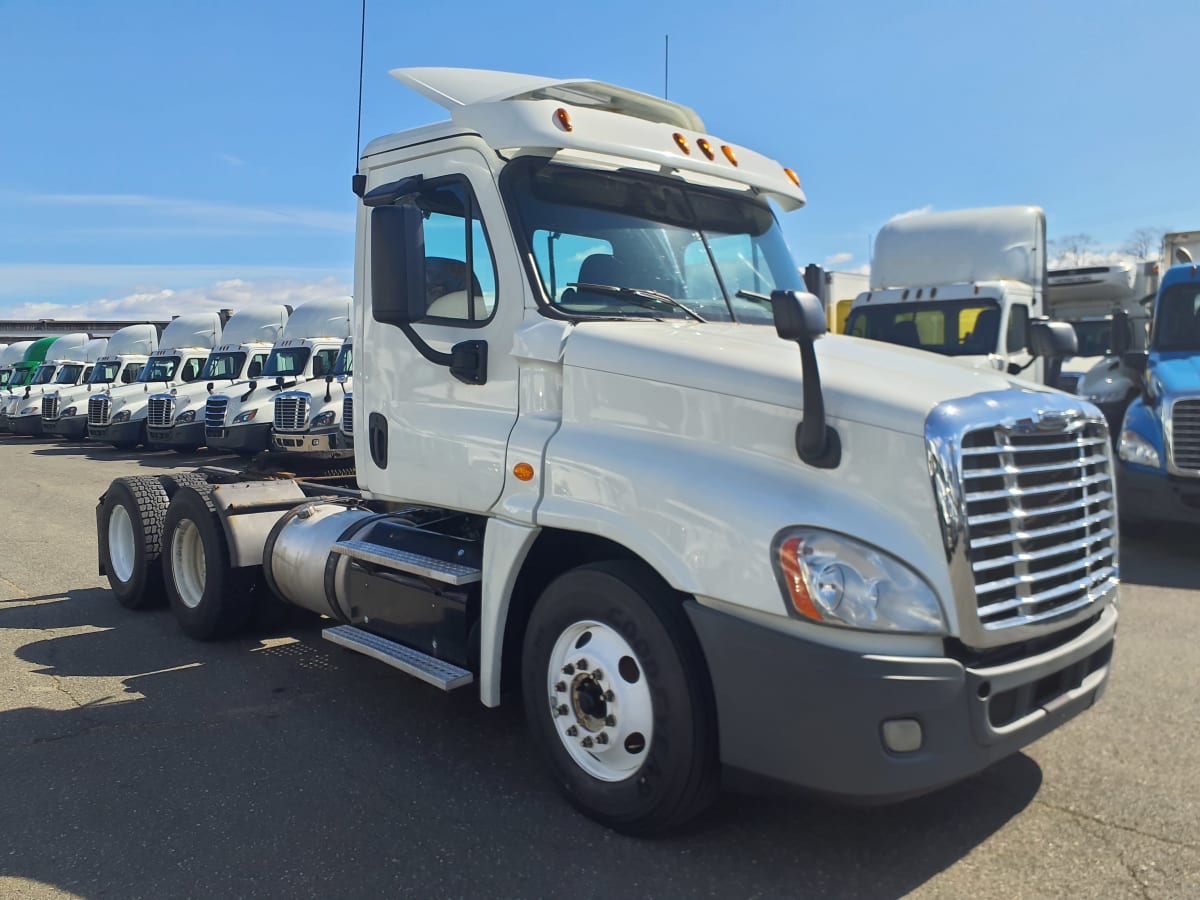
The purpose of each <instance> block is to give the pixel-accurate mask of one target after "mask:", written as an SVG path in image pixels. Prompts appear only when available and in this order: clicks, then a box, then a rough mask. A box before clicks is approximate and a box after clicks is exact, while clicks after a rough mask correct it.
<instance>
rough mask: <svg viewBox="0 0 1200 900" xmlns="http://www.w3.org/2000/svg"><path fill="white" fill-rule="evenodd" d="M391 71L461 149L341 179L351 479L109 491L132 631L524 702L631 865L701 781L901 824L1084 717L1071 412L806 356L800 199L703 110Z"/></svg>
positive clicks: (1088, 636)
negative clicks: (299, 638) (146, 627)
mask: <svg viewBox="0 0 1200 900" xmlns="http://www.w3.org/2000/svg"><path fill="white" fill-rule="evenodd" d="M393 74H394V75H396V77H397V78H398V79H400V80H401V81H402V82H404V83H405V84H407V85H409V86H411V87H413V88H415V89H416V90H418V91H420V92H421V93H423V94H425V95H426V96H428V97H431V98H432V99H434V100H435V101H436V102H439V103H441V104H443V105H444V106H445V107H446V108H447V109H448V110H449V112H450V116H451V121H449V122H445V123H442V124H438V125H432V126H427V127H422V128H416V129H413V130H410V131H405V132H401V133H398V134H393V135H389V136H387V137H383V138H380V139H377V140H375V141H373V142H372V143H371V144H369V145H368V146H367V148H366V149H365V150H364V152H363V155H362V157H361V160H360V162H359V170H358V172H357V173H356V175H355V177H354V179H353V185H354V188H355V192H356V194H357V195H358V196H359V198H360V199H361V203H360V205H359V207H358V215H357V240H356V256H355V273H356V287H355V307H354V328H353V332H354V333H353V337H354V346H355V350H356V358H355V361H354V368H355V382H356V383H355V391H354V405H355V409H354V416H353V429H354V438H355V440H354V453H355V469H356V473H357V475H356V478H355V479H354V481H352V482H349V481H347V482H343V483H341V484H337V483H331V482H329V481H328V480H321V479H318V480H312V481H309V480H305V479H298V480H291V479H284V478H266V479H264V480H253V479H252V476H248V475H244V474H240V473H236V472H233V471H229V470H215V469H209V470H202V471H201V472H199V473H193V474H191V475H188V476H184V477H182V478H180V477H162V478H153V477H140V478H121V479H117V480H116V481H114V482H113V483H112V485H111V486H110V487H109V489H108V491H107V492H106V494H105V496H104V497H103V499H102V501H101V503H100V505H99V507H98V509H97V525H98V542H97V546H98V548H99V553H100V568H101V571H102V573H104V574H106V575H107V577H108V580H109V583H110V585H111V587H112V589H113V591H114V593H115V594H116V596H117V598H118V599H119V600H120V601H121V602H122V603H124V604H125V605H127V606H129V607H133V608H141V607H144V606H147V605H151V604H153V603H154V602H156V601H161V600H163V599H166V600H167V602H168V603H169V604H170V606H171V609H172V611H173V613H174V615H175V617H176V619H177V620H178V622H179V623H180V625H181V626H182V628H183V629H184V630H185V631H186V632H187V633H188V634H190V635H192V636H194V637H197V638H201V639H211V638H216V637H219V636H222V635H227V634H230V633H234V632H236V631H238V630H239V629H241V628H243V627H244V626H245V625H246V623H247V622H248V621H249V620H250V618H251V617H253V616H254V615H255V614H256V612H260V611H262V606H261V604H264V603H268V602H272V603H274V602H287V603H291V604H295V605H298V606H300V607H302V608H306V609H309V610H312V611H314V612H317V613H320V614H322V615H325V616H327V617H328V618H329V619H330V621H329V622H328V627H327V628H326V629H325V630H324V632H323V634H324V636H325V637H326V638H328V639H329V640H331V641H333V642H335V643H338V644H339V645H341V646H344V647H347V648H349V649H352V650H354V651H356V652H360V653H364V654H366V655H368V656H371V657H373V658H375V659H377V660H380V661H382V662H384V663H386V664H388V665H391V666H393V667H395V668H396V669H398V670H400V671H402V672H405V673H408V674H411V675H413V676H415V677H417V678H419V679H421V680H422V681H425V682H427V683H428V684H430V685H433V686H435V687H438V688H441V689H443V690H454V689H468V690H474V691H477V692H478V697H479V700H480V701H481V702H482V703H483V704H484V705H486V706H497V705H499V704H500V703H501V702H512V700H514V699H517V698H518V697H519V698H520V700H521V701H522V702H523V703H524V706H525V710H526V718H527V721H528V724H529V727H530V729H531V732H532V734H533V736H534V741H535V743H536V745H537V747H538V749H539V763H540V765H542V766H543V767H544V768H545V770H546V771H547V772H548V773H549V775H550V776H551V778H552V779H553V780H554V781H555V782H556V783H557V784H559V785H560V786H561V787H562V789H563V791H564V793H565V794H566V796H568V797H569V798H570V801H571V802H572V803H573V804H574V805H575V806H576V807H577V808H579V809H580V810H582V811H583V812H585V813H586V814H587V815H589V816H592V817H594V818H595V819H597V820H598V821H600V822H603V823H605V824H606V825H609V826H611V827H613V828H617V829H620V830H623V831H628V832H633V833H647V832H653V831H661V830H663V829H667V828H671V827H673V826H677V825H678V824H680V823H681V822H683V821H685V820H686V819H688V818H690V817H691V816H694V815H695V814H697V813H698V812H699V811H700V810H701V809H703V808H704V807H705V806H707V805H708V804H709V803H710V802H711V801H712V799H713V798H714V797H715V796H716V794H717V791H718V786H719V779H720V775H721V772H722V769H723V768H728V769H731V770H732V769H742V770H749V771H751V772H753V773H756V774H758V775H760V776H765V777H767V778H771V779H776V780H780V781H783V782H786V783H789V784H793V785H801V786H804V787H807V788H811V789H816V790H821V791H824V792H827V793H831V794H840V795H848V796H853V797H858V798H869V799H873V800H882V799H888V798H891V799H895V798H897V797H902V796H910V795H912V794H914V793H920V792H922V791H927V790H931V789H934V788H936V787H939V786H941V785H944V784H947V783H949V782H952V781H955V780H957V779H960V778H964V777H967V776H968V775H970V774H972V773H974V772H978V771H979V770H981V769H983V768H984V767H986V766H988V765H989V764H991V763H992V762H994V761H996V760H998V759H1000V758H1001V757H1003V756H1005V755H1007V754H1010V753H1014V752H1016V751H1017V750H1018V749H1019V748H1021V747H1023V746H1025V745H1026V744H1028V743H1029V742H1030V741H1032V740H1034V739H1036V738H1038V737H1040V736H1041V735H1043V734H1045V733H1047V732H1048V731H1050V730H1052V729H1054V728H1056V727H1057V726H1059V725H1060V724H1062V723H1063V722H1065V721H1067V720H1068V719H1070V718H1071V717H1072V716H1074V715H1075V714H1077V713H1079V712H1081V711H1083V710H1085V709H1087V708H1088V707H1090V706H1091V705H1092V704H1093V703H1094V702H1095V701H1096V699H1097V698H1098V697H1099V696H1100V694H1101V692H1102V691H1103V689H1104V686H1105V684H1106V681H1107V677H1108V672H1109V660H1110V658H1111V654H1112V650H1113V639H1114V630H1115V627H1116V624H1117V617H1118V611H1117V607H1116V605H1115V602H1114V601H1115V598H1116V592H1117V572H1116V567H1115V549H1116V546H1115V536H1114V534H1113V531H1112V517H1113V512H1114V510H1113V504H1112V499H1111V491H1112V483H1111V477H1110V475H1109V473H1110V472H1111V450H1110V448H1109V444H1108V435H1107V429H1106V426H1105V423H1104V420H1103V417H1102V416H1101V415H1100V413H1099V411H1098V410H1097V409H1096V408H1095V407H1093V406H1091V405H1090V404H1088V403H1086V402H1085V401H1082V400H1080V399H1079V398H1077V397H1072V396H1070V395H1066V394H1063V393H1061V392H1057V391H1049V390H1044V389H1040V388H1038V387H1037V386H1036V385H1028V384H1021V385H1017V386H1014V383H1013V381H1012V379H1011V378H1010V377H1008V376H1007V375H1006V374H1004V373H1000V372H988V371H972V370H968V369H965V368H963V367H961V366H956V365H953V364H951V363H949V362H947V361H946V360H944V359H941V358H939V357H938V356H935V355H934V354H931V353H918V352H914V351H911V350H908V349H905V348H900V347H894V346H890V345H886V344H879V343H870V342H867V341H861V340H854V339H851V338H847V337H842V336H838V335H826V334H825V332H826V325H825V318H824V310H823V309H822V307H821V304H820V301H819V300H818V299H817V298H816V297H815V296H813V295H811V294H807V293H805V292H803V289H802V286H801V284H800V276H799V272H798V270H797V268H796V265H795V263H794V261H793V260H792V259H791V258H790V256H789V254H788V252H787V250H786V244H785V242H784V240H783V237H782V232H781V229H780V226H779V223H778V221H777V219H776V214H775V212H774V209H775V208H776V207H778V208H781V209H784V210H789V209H795V208H797V207H799V206H801V205H803V203H804V199H805V198H804V193H803V191H802V190H801V189H800V186H799V178H798V177H796V175H795V173H794V172H791V171H790V170H788V169H785V168H784V167H783V166H782V165H780V164H779V163H777V162H775V161H773V160H771V159H768V158H766V157H764V156H761V155H759V154H757V153H755V152H753V151H752V150H750V149H749V148H746V147H742V146H739V145H736V144H733V143H731V142H729V141H727V140H725V139H722V138H720V137H718V136H716V135H712V134H710V133H708V132H707V130H706V129H705V127H704V123H703V121H702V120H701V119H700V118H699V116H698V115H696V113H695V112H694V111H692V110H690V109H687V108H685V107H681V106H679V105H677V104H673V103H669V102H667V101H664V100H661V99H658V98H654V97H648V96H646V95H644V94H639V93H637V92H634V91H629V90H626V89H623V88H620V87H617V86H614V85H608V84H602V83H599V82H595V81H568V82H564V81H560V80H555V79H548V78H538V77H532V76H527V75H516V74H511V73H495V72H484V71H476V70H455V69H403V70H397V71H396V72H394V73H393ZM735 163H736V164H735ZM746 259H755V260H757V262H758V264H757V265H756V266H754V267H753V271H751V269H750V268H749V267H747V266H745V265H744V261H745V260H746ZM1031 453H1032V455H1031ZM1030 459H1033V460H1035V461H1036V464H1034V463H1031V462H1029V460H1030ZM1051 469H1053V479H1051V478H1049V477H1048V475H1047V473H1048V472H1050V471H1051ZM1060 480H1061V482H1062V484H1061V485H1060V484H1059V483H1058V482H1059V481H1060ZM1076 482H1078V484H1079V485H1080V486H1079V487H1078V488H1076V487H1074V485H1075V484H1076ZM1014 485H1015V486H1016V487H1018V488H1021V489H1018V490H1014V489H1013V487H1014ZM1066 491H1076V493H1064V492H1066ZM1035 540H1036V541H1037V542H1038V543H1037V544H1036V545H1034V544H1031V543H1030V542H1031V541H1035ZM1018 567H1019V568H1018ZM262 580H265V582H266V583H267V584H268V585H269V586H270V588H271V591H270V592H266V591H263V590H262V589H261V584H262ZM164 594H165V598H164ZM271 598H275V599H271ZM505 688H508V689H509V690H508V691H505V690H504V689H505ZM409 727H412V728H420V727H422V726H421V723H420V722H419V721H413V722H411V723H409ZM1079 759H1080V764H1081V765H1085V764H1086V754H1079Z"/></svg>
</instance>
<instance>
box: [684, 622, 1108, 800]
mask: <svg viewBox="0 0 1200 900" xmlns="http://www.w3.org/2000/svg"><path fill="white" fill-rule="evenodd" d="M686 609H687V612H688V616H689V618H690V619H691V621H692V625H693V626H694V627H695V630H696V633H697V635H698V636H699V638H700V643H701V646H702V647H703V649H704V654H705V657H706V658H707V661H708V668H709V673H710V675H711V677H712V683H713V691H714V695H715V697H716V703H717V720H718V726H719V730H720V746H721V761H722V763H724V764H725V765H726V766H729V767H731V768H733V769H737V770H743V771H747V772H750V773H753V774H755V775H760V776H765V777H767V778H769V779H773V780H776V781H781V782H786V783H788V784H792V785H796V786H799V787H803V788H807V789H811V790H814V791H819V792H821V793H826V794H832V795H838V796H842V797H846V798H854V799H856V800H864V801H874V802H884V801H889V800H898V799H902V798H905V797H910V796H914V795H916V794H921V793H925V792H927V791H931V790H934V789H936V788H939V787H942V786H944V785H947V784H951V783H953V782H955V781H959V780H961V779H963V778H966V777H967V776H970V775H972V774H974V773H976V772H979V771H981V770H982V769H984V768H986V767H987V766H989V765H991V764H992V763H994V762H996V761H997V760H999V759H1002V758H1003V757H1005V756H1008V755H1010V754H1012V753H1015V752H1016V751H1018V750H1020V749H1021V748H1022V747H1024V746H1025V745H1027V744H1029V743H1030V742H1032V741H1034V740H1036V739H1037V738H1039V737H1041V736H1042V735H1044V734H1046V733H1047V732H1049V731H1051V730H1053V729H1054V728H1057V727H1058V726H1059V725H1061V724H1062V723H1063V722H1066V721H1067V720H1068V719H1070V718H1071V717H1073V716H1075V715H1076V714H1078V713H1079V712H1082V711H1083V710H1085V709H1087V708H1088V707H1089V706H1091V705H1092V704H1093V703H1095V701H1096V699H1097V698H1098V697H1099V696H1100V695H1101V693H1102V692H1103V689H1104V687H1105V684H1106V682H1107V678H1108V672H1109V665H1110V660H1111V654H1112V648H1113V635H1114V632H1115V630H1116V622H1117V611H1116V608H1115V607H1112V606H1110V607H1108V608H1107V609H1106V610H1105V611H1104V613H1103V614H1102V615H1101V616H1100V619H1099V621H1097V622H1096V623H1095V624H1094V625H1093V626H1091V627H1090V628H1089V629H1088V630H1087V631H1085V632H1084V633H1083V634H1081V635H1078V636H1077V637H1075V638H1074V639H1073V640H1071V641H1069V642H1068V643H1066V644H1064V645H1062V646H1059V647H1056V648H1054V649H1053V650H1050V651H1047V652H1045V653H1042V654H1041V655H1038V656H1033V657H1030V658H1028V659H1023V660H1020V661H1019V662H1016V663H1010V664H1007V665H1004V666H997V667H994V668H989V669H978V670H976V669H970V668H967V667H965V666H964V665H963V664H962V663H960V662H959V661H957V660H954V659H948V658H928V657H917V658H910V657H882V656H876V655H870V654H862V653H855V652H851V651H847V650H839V649H835V648H831V647H827V646H823V645H818V644H813V643H811V642H808V641H804V640H801V639H799V638H796V637H793V636H790V635H786V634H783V633H781V632H777V631H773V630H770V629H767V628H764V627H762V626H760V625H756V624H753V623H750V622H747V621H745V620H743V619H739V618H735V617H733V616H730V615H727V614H725V613H721V612H717V611H714V610H712V609H709V608H706V607H703V606H701V605H700V604H698V603H695V602H689V603H687V604H686ZM896 719H915V720H916V721H917V722H918V723H919V724H920V727H921V745H920V747H919V749H917V750H915V751H912V752H907V753H895V752H892V751H891V750H889V749H888V748H887V747H886V746H885V744H884V741H883V724H884V723H885V722H888V721H892V720H896Z"/></svg>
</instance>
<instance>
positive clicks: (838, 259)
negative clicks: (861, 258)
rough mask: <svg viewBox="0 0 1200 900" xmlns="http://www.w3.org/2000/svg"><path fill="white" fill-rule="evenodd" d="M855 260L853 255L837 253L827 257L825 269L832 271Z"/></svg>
mask: <svg viewBox="0 0 1200 900" xmlns="http://www.w3.org/2000/svg"><path fill="white" fill-rule="evenodd" d="M852 259H854V254H853V253H845V252H843V253H835V254H833V255H832V256H827V257H825V268H827V269H830V268H832V267H834V266H840V265H843V264H844V263H848V262H850V260H852Z"/></svg>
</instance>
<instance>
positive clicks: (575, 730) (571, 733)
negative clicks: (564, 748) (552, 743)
mask: <svg viewBox="0 0 1200 900" xmlns="http://www.w3.org/2000/svg"><path fill="white" fill-rule="evenodd" d="M577 734H579V729H578V728H576V727H575V726H574V725H572V726H571V727H570V728H568V729H567V737H575V735H577Z"/></svg>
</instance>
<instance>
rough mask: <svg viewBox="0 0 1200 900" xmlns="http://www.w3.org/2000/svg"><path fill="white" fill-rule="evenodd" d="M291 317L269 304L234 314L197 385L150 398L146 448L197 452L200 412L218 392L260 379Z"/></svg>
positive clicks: (201, 426) (201, 424) (202, 438)
mask: <svg viewBox="0 0 1200 900" xmlns="http://www.w3.org/2000/svg"><path fill="white" fill-rule="evenodd" d="M291 312H292V311H291V308H290V307H288V306H284V305H280V304H270V305H266V306H255V307H250V308H248V309H243V310H241V311H239V312H236V313H234V314H233V315H232V316H231V317H230V319H229V321H228V322H226V323H225V327H224V328H223V329H222V331H221V341H222V343H221V345H220V346H219V347H217V348H216V349H215V350H213V352H212V355H211V356H209V357H208V361H207V362H206V363H205V364H204V369H203V370H202V371H201V372H200V377H199V378H198V379H197V380H195V381H193V382H191V383H190V384H184V385H178V386H176V387H173V388H171V389H170V390H169V391H163V392H162V393H158V394H151V395H150V401H149V403H148V405H147V412H146V444H147V446H149V447H152V448H154V449H163V448H168V447H169V448H171V449H173V450H178V451H179V452H181V453H186V452H190V451H193V450H197V449H199V448H200V447H203V446H204V444H205V436H204V406H205V403H206V402H207V401H208V398H209V396H210V395H211V394H212V393H213V391H214V390H216V389H217V388H218V386H219V387H220V388H222V389H229V388H231V387H232V386H233V385H235V384H237V383H239V382H241V381H243V380H253V379H257V378H259V377H261V375H262V372H263V367H264V366H265V365H266V363H267V357H268V356H269V355H270V353H271V348H272V347H273V346H274V344H275V341H277V340H278V339H279V335H280V333H281V332H282V331H283V329H284V327H285V326H286V325H287V322H288V316H290V315H291ZM221 382H224V383H223V384H221Z"/></svg>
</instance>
